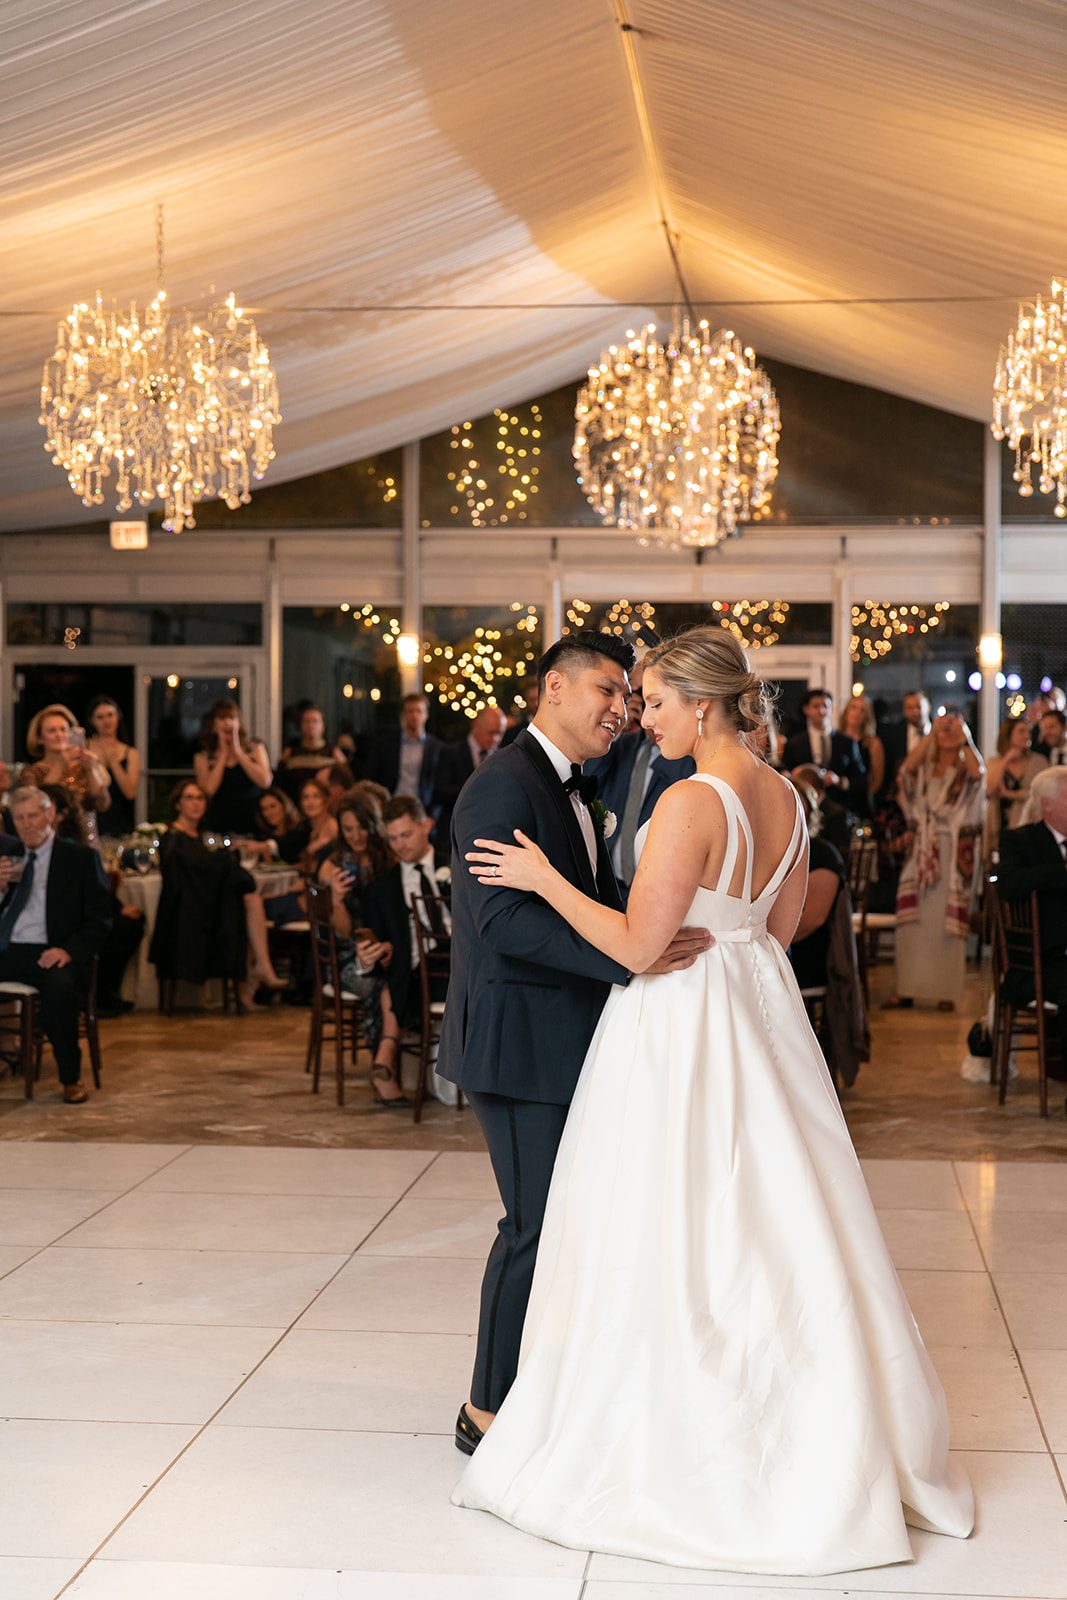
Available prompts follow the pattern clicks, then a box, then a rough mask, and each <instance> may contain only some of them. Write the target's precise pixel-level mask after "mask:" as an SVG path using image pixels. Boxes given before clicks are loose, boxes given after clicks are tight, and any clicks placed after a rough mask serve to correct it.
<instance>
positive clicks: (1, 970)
mask: <svg viewBox="0 0 1067 1600" xmlns="http://www.w3.org/2000/svg"><path fill="white" fill-rule="evenodd" d="M11 815H12V818H13V819H14V823H15V829H16V831H17V833H18V836H19V839H20V840H21V841H22V845H23V849H24V855H23V857H22V858H21V864H20V865H19V866H16V865H15V863H16V861H19V860H20V858H18V857H15V856H10V855H5V856H2V857H0V893H2V895H3V900H2V902H0V979H2V980H3V981H5V982H15V983H28V984H32V986H33V987H34V988H35V989H36V990H37V991H38V995H39V1002H38V1003H39V1006H40V1016H41V1026H42V1028H43V1029H44V1032H45V1036H46V1038H47V1039H48V1041H49V1043H50V1044H51V1046H52V1049H53V1051H54V1053H55V1058H56V1065H57V1067H58V1069H59V1081H60V1083H61V1084H62V1085H63V1099H64V1101H65V1102H66V1103H67V1105H81V1104H82V1102H83V1101H85V1100H88V1098H89V1095H88V1091H87V1090H86V1089H85V1087H84V1086H83V1085H82V1083H81V1082H80V1081H79V1080H80V1078H81V1049H80V1046H79V1044H78V1018H79V1015H80V1013H81V1008H82V1005H83V1003H84V998H85V988H86V984H87V983H88V981H89V974H90V968H91V965H92V959H93V957H94V956H95V955H98V954H99V953H100V950H101V948H102V947H103V944H104V940H105V939H106V938H107V934H108V929H109V928H110V926H111V903H110V898H109V895H108V891H107V885H106V884H105V882H104V875H103V871H102V869H101V866H100V857H99V856H98V855H97V853H96V851H95V850H91V849H89V848H88V847H87V846H86V845H84V844H75V843H74V842H73V841H71V840H69V839H60V838H57V837H56V832H55V828H54V826H53V824H54V821H55V807H54V805H53V804H52V801H51V799H50V797H49V796H48V795H46V794H45V793H44V792H43V791H42V790H41V789H37V788H32V787H24V788H20V789H16V790H15V792H14V794H13V795H12V797H11Z"/></svg>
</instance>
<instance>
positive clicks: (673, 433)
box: [573, 320, 781, 549]
mask: <svg viewBox="0 0 1067 1600" xmlns="http://www.w3.org/2000/svg"><path fill="white" fill-rule="evenodd" d="M655 335H656V329H655V325H654V324H651V323H650V324H649V325H648V326H647V327H645V328H643V329H642V330H641V332H640V333H639V334H635V333H629V334H628V335H627V338H628V340H629V342H628V343H627V344H626V345H624V346H621V347H620V346H617V345H612V346H611V348H610V349H609V350H607V351H605V352H604V354H603V355H602V356H601V358H600V362H599V364H598V365H597V366H595V367H590V369H589V381H588V383H587V384H586V385H585V387H584V388H583V389H582V390H581V391H580V393H579V395H578V403H577V407H576V410H575V418H576V424H577V425H576V429H575V436H574V450H573V455H574V460H575V463H576V465H577V469H578V481H579V483H580V484H581V486H582V488H583V489H584V491H585V493H586V496H587V497H588V499H589V501H590V504H591V505H592V506H593V508H594V509H595V510H596V512H597V513H598V515H599V516H601V517H602V518H603V520H604V521H605V522H608V523H613V524H615V525H616V526H618V527H622V528H633V529H635V530H636V532H637V534H638V542H639V543H641V544H644V545H647V544H651V543H656V544H660V545H666V546H667V547H668V548H670V549H677V548H678V547H679V546H680V545H695V546H699V547H707V546H709V545H716V544H719V543H720V542H721V541H722V540H723V539H726V538H728V537H729V536H730V535H731V534H736V533H738V532H739V531H740V524H741V523H744V522H748V521H750V520H753V519H758V518H759V517H761V516H762V515H763V514H764V513H765V511H766V509H767V507H768V506H769V504H770V489H771V485H772V484H773V483H774V480H775V478H776V477H777V474H778V451H777V446H778V439H779V435H780V431H781V429H780V422H779V416H778V401H777V398H776V396H775V393H774V389H773V387H772V386H771V383H770V380H769V379H768V377H767V374H766V373H765V372H764V371H763V370H762V368H760V367H758V366H757V365H756V355H755V351H754V350H752V349H751V348H750V347H749V346H747V345H742V343H741V342H740V340H739V339H737V338H735V337H734V335H733V334H732V333H729V332H720V333H716V334H714V335H711V334H709V331H708V324H707V323H706V322H701V323H699V324H698V325H697V328H696V332H695V333H694V332H692V331H691V329H690V326H689V322H688V320H685V321H683V322H682V324H681V326H680V327H679V328H677V329H676V330H675V332H674V333H673V334H672V336H671V338H670V340H669V341H668V342H666V343H665V344H661V343H660V342H659V340H658V339H657V338H656V336H655Z"/></svg>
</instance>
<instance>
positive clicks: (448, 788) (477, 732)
mask: <svg viewBox="0 0 1067 1600" xmlns="http://www.w3.org/2000/svg"><path fill="white" fill-rule="evenodd" d="M507 726H508V719H507V717H506V716H505V715H504V713H503V712H502V711H501V710H500V708H499V706H485V707H483V709H482V710H481V711H479V713H478V715H477V716H476V717H475V718H474V720H473V722H472V723H471V725H470V727H469V728H468V730H467V737H466V738H465V739H460V740H459V741H458V743H456V744H446V745H445V747H444V749H443V750H442V751H441V759H440V761H439V762H438V764H437V783H436V785H435V787H434V796H433V805H434V809H435V811H436V814H437V820H438V827H437V842H438V848H439V849H440V850H442V851H444V852H445V854H446V858H447V853H448V851H449V849H450V842H449V841H450V839H451V836H452V812H453V811H454V810H455V806H456V801H457V800H458V799H459V796H460V791H461V789H462V788H463V785H464V784H465V783H466V781H467V779H468V778H469V777H470V775H471V773H472V772H474V770H475V768H477V767H480V766H481V764H482V762H483V761H486V760H487V759H488V758H489V757H490V756H491V755H492V754H493V752H494V750H498V749H499V748H500V742H501V740H502V739H503V737H504V734H505V733H506V731H507Z"/></svg>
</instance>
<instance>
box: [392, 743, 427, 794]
mask: <svg viewBox="0 0 1067 1600" xmlns="http://www.w3.org/2000/svg"><path fill="white" fill-rule="evenodd" d="M425 749H426V736H425V734H424V735H423V737H422V738H421V739H413V738H412V737H411V735H410V734H408V733H401V735H400V763H399V765H398V767H397V771H396V792H397V794H413V795H416V796H417V795H418V792H419V778H420V776H421V774H422V757H423V753H424V751H425Z"/></svg>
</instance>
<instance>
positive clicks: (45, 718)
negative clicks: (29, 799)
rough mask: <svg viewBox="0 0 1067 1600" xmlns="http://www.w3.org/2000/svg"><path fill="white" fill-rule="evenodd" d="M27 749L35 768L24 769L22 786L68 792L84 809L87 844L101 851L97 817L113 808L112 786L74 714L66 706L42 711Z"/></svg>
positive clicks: (84, 836) (83, 833)
mask: <svg viewBox="0 0 1067 1600" xmlns="http://www.w3.org/2000/svg"><path fill="white" fill-rule="evenodd" d="M26 747H27V749H28V750H29V753H30V755H31V756H32V757H33V758H34V759H33V765H32V766H29V767H26V768H24V769H23V772H22V776H21V779H20V782H21V783H24V784H33V785H34V786H35V787H36V788H38V789H43V788H44V787H45V785H46V784H49V783H54V784H57V785H61V786H62V787H63V788H64V789H66V790H67V791H68V793H69V794H70V796H71V798H72V799H73V800H74V801H76V802H77V805H78V807H80V810H81V813H82V836H83V841H84V843H85V844H91V845H92V846H93V847H94V849H97V850H99V848H100V829H99V827H98V825H97V817H98V816H99V815H101V814H102V813H104V812H106V811H107V810H109V808H110V806H111V783H110V779H109V777H108V774H107V770H106V768H104V767H103V766H102V765H101V763H100V762H99V761H98V760H97V758H96V756H95V755H93V753H92V752H91V751H90V750H87V749H86V747H85V729H84V728H81V727H79V725H78V721H77V718H76V717H75V715H74V713H73V711H70V710H68V708H67V707H66V706H62V705H51V706H45V708H44V710H43V711H38V713H37V715H36V716H35V717H34V719H33V721H32V722H31V723H30V726H29V730H28V732H27V734H26Z"/></svg>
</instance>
